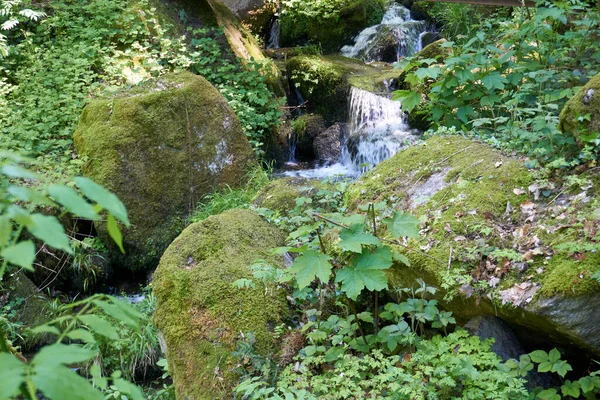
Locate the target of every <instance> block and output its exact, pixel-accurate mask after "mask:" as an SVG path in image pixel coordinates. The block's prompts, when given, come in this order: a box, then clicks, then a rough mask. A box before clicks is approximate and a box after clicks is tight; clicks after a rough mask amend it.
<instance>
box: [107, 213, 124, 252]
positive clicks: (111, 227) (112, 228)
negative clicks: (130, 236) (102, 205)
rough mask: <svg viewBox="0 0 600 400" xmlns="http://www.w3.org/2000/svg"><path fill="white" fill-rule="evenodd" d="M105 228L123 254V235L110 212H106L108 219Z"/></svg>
mask: <svg viewBox="0 0 600 400" xmlns="http://www.w3.org/2000/svg"><path fill="white" fill-rule="evenodd" d="M106 228H107V229H108V234H109V235H110V237H111V238H112V240H114V242H115V243H116V244H117V246H119V250H121V253H123V254H125V249H124V248H123V235H122V234H121V231H120V230H119V225H118V224H117V220H116V219H115V217H113V215H112V214H110V213H109V214H108V221H107V223H106Z"/></svg>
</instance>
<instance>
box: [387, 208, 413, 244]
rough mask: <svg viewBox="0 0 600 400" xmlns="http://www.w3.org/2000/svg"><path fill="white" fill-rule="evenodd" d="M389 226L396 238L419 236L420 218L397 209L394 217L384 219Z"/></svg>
mask: <svg viewBox="0 0 600 400" xmlns="http://www.w3.org/2000/svg"><path fill="white" fill-rule="evenodd" d="M383 222H385V223H386V224H387V226H388V229H389V231H390V233H391V234H392V236H394V238H396V239H400V238H401V237H414V238H418V237H419V220H418V219H417V218H415V217H414V216H412V215H410V214H404V213H403V212H402V211H396V214H394V216H393V217H392V218H386V219H384V220H383Z"/></svg>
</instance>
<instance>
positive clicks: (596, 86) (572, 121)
mask: <svg viewBox="0 0 600 400" xmlns="http://www.w3.org/2000/svg"><path fill="white" fill-rule="evenodd" d="M586 116H589V118H584V119H583V120H582V121H580V120H579V117H586ZM558 127H559V129H560V130H561V131H562V132H563V133H566V134H569V135H572V136H574V137H575V139H576V140H577V141H578V142H579V144H583V143H584V142H582V135H590V134H591V133H594V132H596V133H600V74H598V75H596V76H594V77H593V78H592V79H590V81H589V82H588V83H587V84H585V86H583V87H582V88H581V89H580V90H579V92H577V94H576V95H575V96H573V97H572V98H571V99H569V101H567V104H565V106H564V108H563V109H562V111H561V113H560V123H559V125H558Z"/></svg>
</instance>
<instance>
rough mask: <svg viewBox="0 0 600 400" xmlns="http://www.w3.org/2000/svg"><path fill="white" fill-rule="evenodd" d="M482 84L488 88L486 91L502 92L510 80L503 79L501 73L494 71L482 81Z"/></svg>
mask: <svg viewBox="0 0 600 400" xmlns="http://www.w3.org/2000/svg"><path fill="white" fill-rule="evenodd" d="M481 82H482V83H483V86H485V87H486V89H489V90H494V89H499V90H502V89H504V84H505V83H507V82H508V80H507V79H506V78H505V77H503V76H502V75H500V73H499V72H498V71H493V72H491V73H490V74H489V75H486V76H484V77H483V78H482V79H481Z"/></svg>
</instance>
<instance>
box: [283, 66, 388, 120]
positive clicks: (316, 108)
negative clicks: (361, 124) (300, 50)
mask: <svg viewBox="0 0 600 400" xmlns="http://www.w3.org/2000/svg"><path fill="white" fill-rule="evenodd" d="M286 68H287V75H288V77H289V78H290V81H291V82H292V84H294V85H295V86H296V87H297V88H298V90H299V91H300V93H301V94H302V97H303V98H304V100H306V102H307V105H306V106H307V108H308V110H309V111H311V112H313V113H316V114H320V115H322V116H323V118H324V119H325V121H327V122H328V123H332V124H333V123H335V122H346V121H347V120H348V101H349V93H350V88H351V87H352V86H354V87H357V88H359V89H363V90H367V91H370V92H385V93H387V92H388V89H389V87H390V83H391V81H393V80H394V79H397V78H398V77H399V76H400V73H399V72H398V71H394V69H393V68H392V67H391V66H389V65H384V64H377V63H373V64H365V63H363V62H362V61H359V60H356V59H352V58H346V57H342V56H298V57H293V58H291V59H289V60H288V61H287V63H286Z"/></svg>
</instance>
